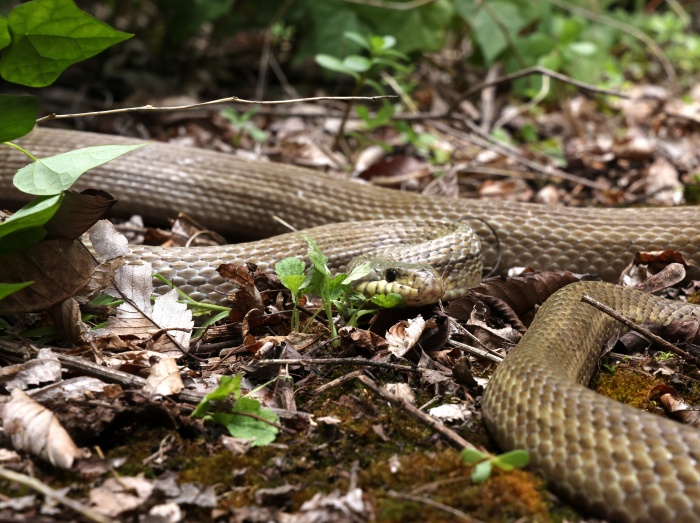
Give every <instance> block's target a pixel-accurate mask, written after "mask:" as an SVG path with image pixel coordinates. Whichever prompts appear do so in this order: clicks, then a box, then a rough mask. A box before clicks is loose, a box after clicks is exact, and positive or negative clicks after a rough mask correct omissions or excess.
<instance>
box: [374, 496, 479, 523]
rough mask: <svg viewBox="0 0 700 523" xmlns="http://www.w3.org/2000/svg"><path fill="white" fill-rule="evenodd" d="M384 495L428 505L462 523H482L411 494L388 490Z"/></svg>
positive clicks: (448, 507)
mask: <svg viewBox="0 0 700 523" xmlns="http://www.w3.org/2000/svg"><path fill="white" fill-rule="evenodd" d="M386 495H387V496H389V497H390V498H394V499H405V500H408V501H413V502H415V503H424V504H425V505H430V506H431V507H433V508H437V509H440V510H444V511H445V512H447V513H449V514H452V515H453V516H455V517H456V518H459V519H461V520H462V521H468V522H469V523H483V522H482V521H481V520H480V519H476V518H473V517H471V516H470V515H469V514H467V513H465V512H462V511H461V510H457V509H456V508H454V507H450V506H449V505H444V504H442V503H439V502H437V501H435V500H433V499H430V498H424V497H421V496H412V495H411V494H403V493H401V492H396V491H395V490H390V491H389V492H387V493H386Z"/></svg>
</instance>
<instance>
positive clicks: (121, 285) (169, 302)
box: [94, 263, 194, 354]
mask: <svg viewBox="0 0 700 523" xmlns="http://www.w3.org/2000/svg"><path fill="white" fill-rule="evenodd" d="M152 273H153V270H152V268H151V265H150V264H149V263H146V264H143V265H127V266H123V267H120V268H119V269H118V270H117V272H116V275H115V280H114V284H115V287H116V289H118V291H116V290H113V291H111V292H110V294H114V295H119V296H123V297H124V298H127V300H126V301H125V302H124V303H122V304H121V305H120V306H119V307H118V308H117V315H116V316H113V317H111V318H110V319H109V320H108V321H107V325H106V327H104V328H102V329H98V330H96V331H94V334H95V335H96V336H97V337H103V336H112V335H117V336H137V337H139V338H142V339H143V338H148V337H150V336H151V335H153V334H154V333H156V332H158V331H161V330H167V329H168V328H174V329H186V330H170V331H168V334H169V335H170V337H171V338H172V339H174V340H175V341H176V343H178V344H179V345H180V347H182V348H184V349H187V347H188V346H189V342H190V337H191V329H192V327H193V326H194V321H193V320H192V313H191V312H190V311H189V310H187V306H186V305H185V304H184V303H180V302H178V301H177V296H178V294H177V291H176V290H175V289H172V290H171V291H169V292H168V293H166V294H164V295H162V296H159V297H158V298H157V299H156V300H155V302H154V303H153V305H151V301H150V296H151V294H152V293H153V283H152V276H151V275H152ZM171 351H172V352H174V353H176V354H180V352H181V351H180V348H179V347H177V346H173V344H172V343H166V344H165V348H164V350H163V351H161V352H168V353H169V352H171Z"/></svg>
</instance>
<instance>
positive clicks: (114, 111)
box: [36, 95, 397, 123]
mask: <svg viewBox="0 0 700 523" xmlns="http://www.w3.org/2000/svg"><path fill="white" fill-rule="evenodd" d="M385 98H397V97H396V96H395V95H382V96H314V97H311V98H295V99H292V100H268V101H255V100H244V99H243V98H238V97H237V96H231V97H229V98H220V99H219V100H210V101H208V102H201V103H196V104H187V105H174V106H170V107H155V106H153V105H150V104H149V105H143V106H141V107H123V108H120V109H108V110H106V111H94V112H90V113H75V114H56V113H53V114H48V115H46V116H43V117H41V118H38V119H37V120H36V123H41V122H46V121H49V120H61V119H65V118H83V117H85V116H104V115H106V114H121V113H137V112H166V111H182V110H184V109H194V108H196V107H205V106H209V105H218V104H230V103H237V104H250V105H282V104H294V103H300V102H320V101H323V100H340V101H363V102H373V101H376V100H383V99H385Z"/></svg>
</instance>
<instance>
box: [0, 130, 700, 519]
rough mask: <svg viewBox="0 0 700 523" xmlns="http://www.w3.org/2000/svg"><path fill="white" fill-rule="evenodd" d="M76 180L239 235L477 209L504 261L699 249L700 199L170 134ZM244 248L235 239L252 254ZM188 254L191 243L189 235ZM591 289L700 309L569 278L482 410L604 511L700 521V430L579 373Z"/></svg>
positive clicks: (59, 148) (644, 314)
mask: <svg viewBox="0 0 700 523" xmlns="http://www.w3.org/2000/svg"><path fill="white" fill-rule="evenodd" d="M19 142H20V143H21V145H22V146H24V147H26V148H27V149H28V150H30V151H31V152H32V153H33V154H35V155H36V156H39V157H41V156H50V155H54V154H58V153H61V152H65V151H67V150H71V149H75V148H78V147H85V146H90V145H101V144H105V143H117V144H119V143H122V144H123V143H136V142H137V141H135V140H133V139H127V138H121V137H114V136H103V135H94V134H89V133H78V132H72V131H64V130H45V129H42V130H37V131H34V132H33V133H31V134H30V135H29V136H27V137H25V138H22V140H20V141H19ZM25 163H26V160H25V158H24V157H23V156H22V155H21V154H20V153H18V152H17V151H15V150H12V149H10V148H7V147H3V148H0V201H1V202H3V203H9V202H13V201H19V200H21V199H22V196H21V195H19V194H18V193H17V191H15V190H14V188H13V187H12V185H11V176H12V174H13V172H14V170H15V169H17V168H19V167H22V166H23V165H24V164H25ZM80 185H81V186H85V187H87V186H91V187H95V188H100V189H103V190H105V191H108V192H111V193H112V194H114V195H116V196H118V197H119V198H120V207H121V212H123V213H127V214H128V213H138V214H141V215H143V216H144V217H145V218H147V219H150V220H159V219H160V220H162V218H163V217H164V216H167V215H173V214H175V213H176V212H180V211H182V212H187V213H190V214H192V215H193V216H195V217H196V218H197V219H199V220H201V221H202V222H203V223H204V224H205V225H206V226H207V227H210V228H212V229H214V230H217V231H220V232H223V233H227V234H232V235H235V236H238V237H262V236H268V235H271V234H277V233H280V232H284V231H283V230H282V228H281V226H280V225H278V224H277V223H276V222H275V221H273V220H271V219H270V216H271V215H276V216H279V217H280V218H282V219H283V220H284V221H286V222H288V223H291V224H292V225H294V226H295V227H297V228H300V229H301V228H307V227H312V226H317V225H322V224H328V223H335V222H352V221H360V220H367V219H397V218H398V219H411V220H416V221H418V222H420V221H421V220H459V219H462V218H465V217H469V218H476V219H483V220H485V221H487V222H488V223H489V224H490V225H491V226H492V227H493V228H494V229H495V230H496V233H497V234H498V236H499V238H500V240H501V247H502V251H503V259H502V264H501V267H510V266H514V265H531V266H533V267H535V268H545V269H565V270H572V271H575V272H591V273H597V274H599V275H601V276H602V278H603V279H605V280H607V281H614V280H615V279H616V278H617V275H618V274H619V272H620V271H621V270H622V269H623V268H624V267H625V266H626V264H627V263H628V260H629V257H630V256H631V255H632V254H633V253H634V252H635V251H639V250H661V249H673V250H677V251H680V252H682V253H683V254H684V255H685V256H686V258H687V259H688V260H689V261H691V262H694V263H699V262H700V230H698V223H700V209H698V208H694V207H686V208H672V209H624V210H621V209H567V208H559V207H544V206H538V205H532V204H522V203H516V202H495V201H481V200H480V201H472V200H458V199H455V200H448V199H442V198H430V197H424V196H419V195H414V194H407V193H401V192H397V191H388V190H383V189H379V188H376V187H371V186H368V185H365V184H359V183H353V182H349V181H342V180H338V179H337V178H334V177H332V176H329V175H325V174H323V173H317V172H312V171H308V170H306V169H301V168H297V167H292V166H287V165H280V164H274V163H263V162H250V161H246V160H242V159H238V158H235V157H231V156H229V155H224V154H220V153H215V152H211V151H203V150H199V149H191V148H186V147H177V146H173V145H167V144H152V145H150V146H149V147H146V148H143V149H140V150H139V151H136V152H135V153H133V154H130V155H127V156H124V157H122V158H119V159H118V160H116V161H114V162H111V163H110V164H108V165H106V166H103V167H100V168H97V169H94V170H92V171H90V172H88V173H86V175H85V176H84V177H83V178H82V179H81V182H80ZM121 202H123V203H121ZM469 223H470V225H472V226H473V227H474V229H475V230H476V231H477V234H478V235H479V236H480V237H481V239H482V242H483V255H484V261H485V264H486V266H487V267H488V266H493V265H494V263H495V259H496V248H495V247H494V245H493V242H489V238H490V231H489V230H488V229H487V228H486V227H485V226H483V224H481V223H480V222H479V221H477V220H474V221H473V222H469ZM346 228H347V227H343V226H340V227H339V228H338V229H337V234H339V235H341V236H342V234H343V231H344V229H346ZM267 241H270V240H267ZM272 241H273V242H274V240H272ZM268 246H270V244H268ZM235 249H236V248H235V247H232V251H231V252H232V253H236V252H237V253H238V254H241V251H240V250H239V251H236V250H235ZM181 252H182V253H183V254H182V256H188V251H187V250H186V249H184V248H183V250H182V251H181ZM234 255H235V254H234ZM143 257H146V254H143ZM250 261H256V260H250ZM166 263H171V262H166ZM173 263H175V262H172V263H171V265H170V266H172V264H173ZM197 270H206V267H204V268H203V269H202V268H201V267H200V268H198V269H197ZM201 274H202V275H203V277H204V278H205V279H206V278H207V277H206V275H205V273H204V272H201ZM584 293H586V294H590V295H592V296H593V297H594V298H597V299H598V300H599V301H602V302H603V303H606V304H607V305H610V306H612V307H614V308H616V309H617V310H619V311H620V312H622V313H623V314H626V315H628V316H630V317H631V318H633V319H635V320H637V321H646V320H655V321H659V322H661V323H667V322H669V321H671V320H673V319H681V318H685V317H690V316H691V315H694V314H698V312H699V311H698V308H697V307H694V306H691V305H684V304H679V303H674V302H669V301H666V300H663V299H661V298H658V297H654V296H647V295H643V294H640V293H638V292H635V291H632V290H630V289H622V288H620V287H616V286H612V285H609V284H605V283H593V282H586V283H579V284H574V285H570V286H568V287H566V288H564V289H562V290H560V291H559V292H557V293H556V294H555V295H554V296H552V297H551V298H550V299H549V300H548V301H547V303H546V304H545V305H544V306H543V307H542V308H541V309H540V311H539V312H538V314H537V316H536V319H535V321H534V322H533V325H532V326H531V327H530V330H529V331H528V333H527V334H526V336H525V337H524V338H523V340H522V341H521V342H520V344H519V345H518V346H517V347H516V348H515V349H514V351H513V353H512V354H510V355H509V356H508V357H507V358H506V360H505V361H504V362H503V363H502V364H501V365H500V366H499V368H498V370H497V371H496V372H495V374H494V376H493V378H492V379H491V381H490V383H489V385H488V387H487V391H486V394H485V395H484V399H483V415H484V419H485V421H486V423H487V426H488V428H489V430H490V432H491V433H492V434H493V435H494V437H495V439H496V440H497V442H498V443H499V444H500V446H501V447H503V449H504V450H507V449H510V448H515V447H519V448H525V449H527V450H528V451H529V452H530V455H531V459H532V462H533V465H534V466H535V467H536V468H537V469H538V470H540V471H542V473H543V474H544V475H545V477H546V478H547V479H548V480H549V481H550V483H551V485H552V487H553V488H555V489H556V490H557V491H558V492H559V493H561V494H562V495H564V496H565V497H566V498H568V499H570V500H572V501H573V502H575V503H577V504H578V505H579V506H581V507H583V508H585V509H588V510H590V511H592V512H594V513H595V514H597V515H600V516H602V517H607V518H610V519H611V520H614V521H654V522H657V523H658V522H661V521H700V437H699V432H698V431H696V430H695V429H692V428H690V427H686V426H682V425H680V424H678V423H676V422H673V421H670V420H666V419H662V418H659V417H657V416H652V415H651V414H647V413H643V412H639V411H636V410H634V409H631V408H628V407H625V406H623V405H620V404H618V403H616V402H614V401H612V400H610V399H607V398H604V397H602V396H599V395H597V394H595V393H594V392H592V391H590V390H588V389H587V388H586V387H585V386H584V385H585V384H586V383H587V382H588V380H589V379H590V376H591V374H592V372H593V370H594V368H595V366H596V364H597V360H598V355H599V351H600V346H599V344H600V343H601V342H602V340H604V338H605V337H606V336H607V335H609V334H610V332H612V331H613V330H614V329H615V328H616V327H615V325H614V324H613V323H612V322H611V321H610V320H609V319H608V318H605V317H604V316H602V313H600V312H598V311H596V310H594V309H593V308H592V307H590V306H588V305H587V304H583V303H580V297H581V295H582V294H584Z"/></svg>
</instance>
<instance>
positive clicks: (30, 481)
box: [0, 467, 115, 523]
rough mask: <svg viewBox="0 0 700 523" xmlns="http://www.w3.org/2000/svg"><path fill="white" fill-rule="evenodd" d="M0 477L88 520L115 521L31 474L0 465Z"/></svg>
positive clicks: (104, 522) (101, 522) (98, 521)
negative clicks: (35, 492)
mask: <svg viewBox="0 0 700 523" xmlns="http://www.w3.org/2000/svg"><path fill="white" fill-rule="evenodd" d="M0 477H1V478H4V479H6V480H8V481H14V482H16V483H19V484H20V485H24V486H25V487H29V488H30V489H32V490H35V491H37V492H39V493H40V494H43V495H44V496H46V497H48V498H51V499H53V500H55V501H56V502H58V503H60V504H61V505H64V506H66V507H68V508H70V509H71V510H73V511H75V512H77V513H78V514H81V515H82V516H83V517H85V518H86V519H88V520H90V521H96V522H97V523H114V521H115V520H114V519H112V518H110V517H107V516H105V515H104V514H100V513H99V512H97V511H96V510H93V509H91V508H90V507H87V506H85V505H83V504H82V503H79V502H77V501H75V500H74V499H71V498H69V497H68V496H64V495H63V494H61V493H59V492H57V491H55V490H54V489H52V488H51V487H49V486H48V485H46V484H45V483H42V482H41V481H39V480H38V479H36V478H33V477H31V476H27V475H25V474H20V473H19V472H14V471H12V470H8V469H6V468H5V467H0Z"/></svg>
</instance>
